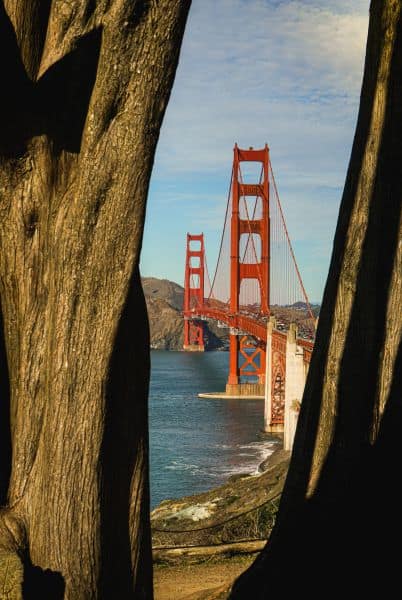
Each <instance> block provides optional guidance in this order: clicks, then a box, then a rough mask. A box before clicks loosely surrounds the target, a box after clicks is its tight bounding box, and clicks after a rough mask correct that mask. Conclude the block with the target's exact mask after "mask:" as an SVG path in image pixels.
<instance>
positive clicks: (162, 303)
mask: <svg viewBox="0 0 402 600" xmlns="http://www.w3.org/2000/svg"><path fill="white" fill-rule="evenodd" d="M142 286H143V288H144V293H145V300H146V303H147V307H148V315H149V323H150V330H151V347H152V348H153V349H156V350H182V348H183V316H182V310H183V297H184V289H183V288H182V287H181V285H179V284H177V283H174V282H173V281H169V280H168V279H157V278H156V277H143V278H142ZM306 308H307V307H306V304H305V303H304V302H296V303H295V304H293V305H292V306H276V305H273V306H272V307H271V311H272V314H273V315H275V316H276V318H277V322H278V329H285V330H286V329H287V328H288V326H289V323H291V322H294V323H297V325H298V327H299V333H300V335H301V336H302V337H303V335H306V334H307V333H308V331H309V330H311V328H312V322H311V319H310V318H309V317H308V315H307V312H306ZM311 308H312V311H313V314H314V316H317V315H318V313H319V310H320V306H319V305H313V306H312V307H311ZM205 334H206V335H205V342H206V347H207V349H208V350H215V349H225V348H227V347H228V329H220V328H219V327H218V326H217V324H216V323H214V322H213V321H209V322H205Z"/></svg>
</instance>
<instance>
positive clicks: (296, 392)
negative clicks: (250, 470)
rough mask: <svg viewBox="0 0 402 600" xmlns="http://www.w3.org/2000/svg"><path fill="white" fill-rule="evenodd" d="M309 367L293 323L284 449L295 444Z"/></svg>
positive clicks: (289, 341)
mask: <svg viewBox="0 0 402 600" xmlns="http://www.w3.org/2000/svg"><path fill="white" fill-rule="evenodd" d="M307 369H308V365H307V364H306V363H305V362H304V352H303V348H302V347H301V346H298V345H297V327H296V325H295V324H294V323H292V324H291V326H290V328H289V331H288V335H287V339H286V379H285V414H284V432H283V448H284V450H291V449H292V446H293V440H294V437H295V431H296V426H297V420H298V417H299V412H300V406H301V401H302V398H303V391H304V384H305V382H306V377H307Z"/></svg>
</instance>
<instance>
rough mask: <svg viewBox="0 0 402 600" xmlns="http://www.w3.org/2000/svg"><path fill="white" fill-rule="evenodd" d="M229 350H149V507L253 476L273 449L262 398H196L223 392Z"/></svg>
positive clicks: (273, 441)
mask: <svg viewBox="0 0 402 600" xmlns="http://www.w3.org/2000/svg"><path fill="white" fill-rule="evenodd" d="M228 359H229V354H228V353H227V352H205V353H201V352H200V353H195V352H194V353H191V352H164V351H158V350H155V351H152V352H151V363H152V370H151V385H150V452H151V455H150V459H151V506H152V508H154V507H155V506H156V505H157V504H159V503H160V502H161V501H162V500H165V499H167V498H179V497H181V496H188V495H190V494H196V493H199V492H204V491H206V490H208V489H210V488H212V487H215V486H217V485H220V484H221V483H224V482H225V481H226V480H227V479H228V477H229V476H230V475H233V474H236V473H256V472H257V468H258V465H259V464H260V463H261V462H262V461H263V460H264V459H265V458H266V457H267V456H269V455H270V454H271V453H272V452H273V450H274V449H275V445H276V442H275V440H273V439H271V440H269V439H266V438H264V437H263V436H261V429H262V426H263V410H264V409H263V401H262V400H222V399H219V400H217V399H205V398H198V396H197V394H198V393H199V392H216V391H223V390H224V389H225V384H226V378H227V372H228Z"/></svg>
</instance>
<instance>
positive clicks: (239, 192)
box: [226, 144, 270, 394]
mask: <svg viewBox="0 0 402 600" xmlns="http://www.w3.org/2000/svg"><path fill="white" fill-rule="evenodd" d="M233 152H234V157H233V179H232V203H231V210H232V213H231V221H230V312H231V313H232V314H233V315H236V314H238V313H239V309H240V308H241V307H240V291H241V284H242V282H243V281H244V280H246V279H254V280H256V281H257V282H258V285H259V290H260V307H259V315H260V316H261V317H264V316H268V315H269V312H270V311H269V281H270V265H269V260H270V258H269V257H270V250H269V246H270V226H269V150H268V146H267V145H265V147H264V148H263V149H262V150H254V149H253V148H249V149H248V150H243V149H240V148H239V147H238V146H237V144H236V145H235V147H234V151H233ZM246 162H253V163H255V162H259V163H261V166H262V169H261V174H262V177H261V179H260V181H259V182H255V183H244V182H243V180H242V176H241V170H240V165H241V163H246ZM247 197H254V198H255V199H256V201H257V200H259V201H260V203H261V210H260V211H258V214H259V215H260V216H259V218H257V215H252V219H250V218H249V215H248V214H247V215H246V216H247V218H242V216H243V217H244V216H245V215H244V214H243V215H242V214H241V212H242V211H241V207H240V200H241V198H245V203H244V204H245V206H247V204H246V201H247ZM246 210H247V209H246ZM243 212H244V211H243ZM243 235H247V236H248V242H247V243H249V241H250V239H252V237H253V236H259V239H260V244H259V247H260V248H261V255H260V259H259V261H258V262H254V263H252V262H246V261H244V260H243V259H244V256H245V252H244V256H241V249H240V240H241V237H242V236H243ZM252 243H254V242H253V241H252ZM229 352H230V360H229V377H228V381H227V386H226V391H227V393H234V391H235V389H238V390H239V393H241V392H240V388H241V386H242V385H243V384H242V383H241V378H244V377H247V376H257V377H258V384H259V385H260V391H261V393H262V394H263V386H264V382H265V344H264V343H262V342H258V341H257V340H255V339H254V338H252V337H250V336H245V335H243V334H241V332H240V333H239V332H237V331H236V330H234V329H233V328H232V329H231V330H230V341H229ZM240 357H242V359H243V363H242V364H240ZM258 384H257V385H258ZM246 385H247V384H246ZM239 386H240V387H239Z"/></svg>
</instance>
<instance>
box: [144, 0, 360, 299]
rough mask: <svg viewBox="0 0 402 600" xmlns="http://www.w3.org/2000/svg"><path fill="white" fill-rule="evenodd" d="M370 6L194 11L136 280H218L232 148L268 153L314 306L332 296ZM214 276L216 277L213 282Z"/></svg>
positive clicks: (313, 0) (265, 4)
mask: <svg viewBox="0 0 402 600" xmlns="http://www.w3.org/2000/svg"><path fill="white" fill-rule="evenodd" d="M368 11H369V0H364V1H363V0H355V1H353V2H352V1H347V0H333V1H332V2H331V3H330V5H329V3H328V2H325V1H323V0H304V1H300V0H299V1H298V0H220V1H219V2H218V3H216V2H214V1H213V0H193V5H192V8H191V11H190V17H189V21H188V25H187V29H186V33H185V38H184V43H183V47H182V53H181V59H180V64H179V68H178V71H177V76H176V81H175V85H174V89H173V92H172V96H171V99H170V103H169V106H168V108H167V111H166V116H165V120H164V124H163V126H162V130H161V135H160V139H159V144H158V149H157V153H156V159H155V165H154V170H153V175H152V180H151V186H150V192H149V198H148V208H147V217H146V225H145V233H144V244H143V250H142V257H141V274H142V275H143V276H145V277H150V276H153V277H159V278H165V279H170V280H172V281H175V282H177V283H179V284H181V285H182V283H183V275H184V260H185V241H186V234H187V232H190V233H200V232H203V233H204V235H205V244H206V253H207V261H208V265H209V270H210V272H213V269H214V266H215V262H216V258H217V255H218V250H219V242H220V236H221V232H222V227H223V222H224V216H225V209H226V199H227V193H228V187H229V183H230V174H231V165H232V159H233V152H232V150H233V146H234V144H235V143H236V142H237V143H238V145H239V146H240V147H246V148H248V147H249V146H253V147H254V148H259V147H263V146H264V144H265V143H266V142H267V143H268V145H269V147H270V151H271V161H272V166H273V170H274V174H275V179H276V182H277V185H278V189H279V195H280V198H281V202H282V205H283V209H284V213H285V218H286V222H287V226H288V229H289V233H290V237H291V240H292V244H293V247H294V250H295V254H296V258H297V261H298V264H299V267H300V270H301V274H302V278H303V281H304V283H305V287H306V289H307V293H308V295H309V298H310V300H311V301H313V302H320V301H321V297H322V292H323V288H324V285H325V281H326V277H327V271H328V266H329V260H330V256H331V251H332V241H333V235H334V231H335V226H336V220H337V214H338V209H339V203H340V200H341V195H342V190H343V185H344V180H345V175H346V169H347V166H348V161H349V156H350V151H351V147H352V141H353V135H354V130H355V125H356V118H357V110H358V104H359V94H360V88H361V80H362V73H363V63H364V53H365V44H366V37H367V25H368ZM211 275H212V273H211Z"/></svg>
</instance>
